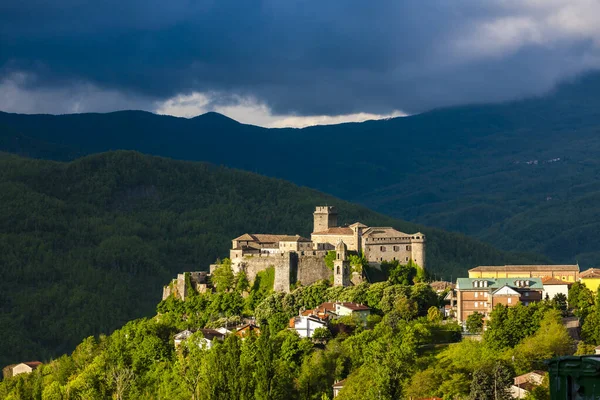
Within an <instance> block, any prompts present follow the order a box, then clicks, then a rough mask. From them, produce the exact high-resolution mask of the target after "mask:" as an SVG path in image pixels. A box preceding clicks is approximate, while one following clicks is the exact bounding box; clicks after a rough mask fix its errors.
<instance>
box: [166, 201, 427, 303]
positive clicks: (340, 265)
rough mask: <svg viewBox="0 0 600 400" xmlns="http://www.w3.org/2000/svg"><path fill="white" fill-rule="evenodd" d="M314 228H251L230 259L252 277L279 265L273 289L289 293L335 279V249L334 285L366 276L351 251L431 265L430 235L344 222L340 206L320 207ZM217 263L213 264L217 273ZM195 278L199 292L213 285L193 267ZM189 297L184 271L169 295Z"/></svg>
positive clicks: (237, 269)
mask: <svg viewBox="0 0 600 400" xmlns="http://www.w3.org/2000/svg"><path fill="white" fill-rule="evenodd" d="M313 219H314V224H313V232H312V234H311V238H310V239H307V238H304V237H302V236H299V235H274V234H250V233H245V234H243V235H241V236H239V237H237V238H235V239H233V240H232V246H231V250H230V251H229V258H230V259H231V266H232V269H233V272H234V273H236V274H237V273H239V272H241V271H244V272H245V273H246V275H247V277H248V280H249V281H250V282H253V281H254V279H255V277H256V275H257V274H258V273H259V272H260V271H263V270H265V269H267V268H269V267H274V269H275V283H274V287H273V289H274V290H276V291H281V292H289V291H290V286H291V285H293V284H295V283H301V284H303V285H311V284H313V283H315V282H317V281H320V280H323V279H330V278H331V275H332V271H331V269H330V268H329V267H327V265H326V263H325V257H326V256H327V254H328V253H329V251H335V253H336V254H335V259H334V262H333V284H334V286H350V285H353V284H358V283H360V282H362V281H363V275H362V273H359V272H352V269H351V266H350V261H349V255H350V254H351V253H354V254H358V253H363V255H364V256H365V258H366V259H367V261H368V262H369V264H373V265H379V264H380V263H381V262H382V261H393V260H397V261H399V262H400V263H402V264H406V263H408V262H409V261H411V260H412V262H414V263H416V264H417V265H419V266H420V267H422V268H425V235H423V234H422V233H420V232H418V233H414V234H406V233H403V232H400V231H397V230H396V229H394V228H391V227H368V226H366V225H364V224H361V223H360V222H356V223H354V224H352V225H349V226H338V213H337V209H336V208H335V207H331V206H318V207H316V209H315V211H314V213H313ZM217 267H218V266H217V265H211V266H210V272H211V273H212V272H213V271H214V269H215V268H217ZM189 277H190V283H191V284H192V286H193V287H194V288H195V289H196V290H197V291H205V290H207V284H208V279H207V278H208V275H207V274H206V273H205V272H191V273H190V275H189ZM175 292H176V293H177V294H178V295H179V296H180V297H181V298H182V299H185V295H186V287H185V276H184V274H179V275H178V277H177V279H176V280H174V281H173V282H172V284H171V285H169V286H165V288H164V290H163V300H164V299H165V298H167V297H168V296H169V295H170V294H172V293H175Z"/></svg>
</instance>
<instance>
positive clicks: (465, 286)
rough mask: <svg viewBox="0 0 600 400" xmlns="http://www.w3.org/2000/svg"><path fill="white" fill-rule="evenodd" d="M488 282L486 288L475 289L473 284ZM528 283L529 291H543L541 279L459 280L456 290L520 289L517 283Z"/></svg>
mask: <svg viewBox="0 0 600 400" xmlns="http://www.w3.org/2000/svg"><path fill="white" fill-rule="evenodd" d="M475 281H477V282H482V281H485V282H487V286H485V287H474V286H473V282H475ZM518 281H526V282H528V285H527V286H525V287H526V288H528V289H540V290H541V289H543V288H544V287H543V285H542V280H541V279H540V278H496V279H493V278H458V279H457V280H456V288H457V289H460V290H479V291H481V290H482V289H486V288H487V289H499V288H501V287H504V286H508V287H511V288H517V289H519V286H517V284H516V283H515V282H518Z"/></svg>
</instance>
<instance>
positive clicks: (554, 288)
mask: <svg viewBox="0 0 600 400" xmlns="http://www.w3.org/2000/svg"><path fill="white" fill-rule="evenodd" d="M542 285H543V286H544V291H543V293H542V296H543V299H545V298H546V296H548V299H549V300H552V299H553V298H554V296H556V295H557V294H558V293H562V294H564V295H565V296H566V297H569V286H570V284H569V283H568V282H565V281H562V280H560V279H556V278H552V277H547V278H542Z"/></svg>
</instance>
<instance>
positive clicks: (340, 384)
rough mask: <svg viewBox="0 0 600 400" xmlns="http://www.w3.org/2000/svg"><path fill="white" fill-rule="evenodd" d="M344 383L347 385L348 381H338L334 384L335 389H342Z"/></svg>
mask: <svg viewBox="0 0 600 400" xmlns="http://www.w3.org/2000/svg"><path fill="white" fill-rule="evenodd" d="M344 383H346V379H342V380H341V381H337V382H336V383H334V384H333V387H334V388H342V387H344Z"/></svg>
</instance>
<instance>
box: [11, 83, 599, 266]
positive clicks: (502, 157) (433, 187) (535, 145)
mask: <svg viewBox="0 0 600 400" xmlns="http://www.w3.org/2000/svg"><path fill="white" fill-rule="evenodd" d="M599 91H600V74H591V75H587V76H585V77H583V78H582V79H581V80H579V81H577V82H575V83H569V84H563V85H561V86H559V87H558V88H557V89H556V90H555V91H553V92H552V93H550V94H548V95H546V96H544V97H540V98H533V99H528V100H522V101H518V102H512V103H506V104H497V105H486V106H465V107H456V108H450V109H441V110H434V111H432V112H428V113H424V114H421V115H416V116H411V117H406V118H396V119H391V120H386V121H371V122H365V123H360V124H341V125H335V126H319V127H312V128H306V129H263V128H259V127H255V126H249V125H243V124H239V123H237V122H235V121H233V120H231V119H229V118H226V117H224V116H221V115H218V114H214V113H209V114H206V115H203V116H200V117H197V118H192V119H184V118H174V117H170V116H158V115H153V114H150V113H145V112H139V111H130V112H129V111H128V112H116V113H110V114H78V115H62V116H49V115H16V114H6V113H0V150H4V151H9V152H13V153H17V154H22V155H26V156H32V157H41V158H50V159H56V160H69V159H73V158H75V157H77V156H78V155H85V154H91V153H96V152H100V151H108V150H113V149H134V150H138V151H142V152H144V153H150V154H156V155H162V156H168V157H173V158H178V159H187V160H200V161H208V162H213V163H216V164H219V165H227V166H230V167H235V168H241V169H245V170H248V171H252V172H257V173H261V174H265V175H269V176H273V177H278V178H283V179H286V180H291V181H293V182H295V183H297V184H300V185H305V186H308V187H312V188H316V189H318V190H322V191H324V192H327V193H332V194H333V195H335V196H338V197H341V198H343V199H346V200H349V201H353V202H358V203H361V204H364V205H366V206H368V207H370V208H372V209H374V210H377V211H379V212H382V213H385V214H387V215H392V216H395V217H398V218H402V219H405V220H411V221H415V222H418V223H423V224H426V225H430V226H437V227H440V228H442V229H446V230H452V231H458V232H463V233H466V234H469V235H473V236H476V237H478V238H480V239H484V240H485V241H488V242H490V243H492V244H493V245H495V246H496V247H500V248H503V249H507V250H519V251H535V252H539V253H543V254H546V255H548V256H550V257H552V258H553V259H555V260H556V261H560V262H576V261H579V262H580V264H581V265H582V267H583V268H586V267H589V266H593V265H595V264H596V263H598V262H600V251H599V250H598V249H597V248H596V243H598V241H599V240H600V222H598V221H600V219H599V218H597V217H598V215H597V214H598V212H599V211H598V210H597V209H596V207H595V203H596V198H598V197H599V196H600V190H599V188H600V178H599V176H600V163H599V162H598V157H597V154H598V153H600V139H598V133H599V132H600V101H599V98H598V96H597V93H598V92H599Z"/></svg>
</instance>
